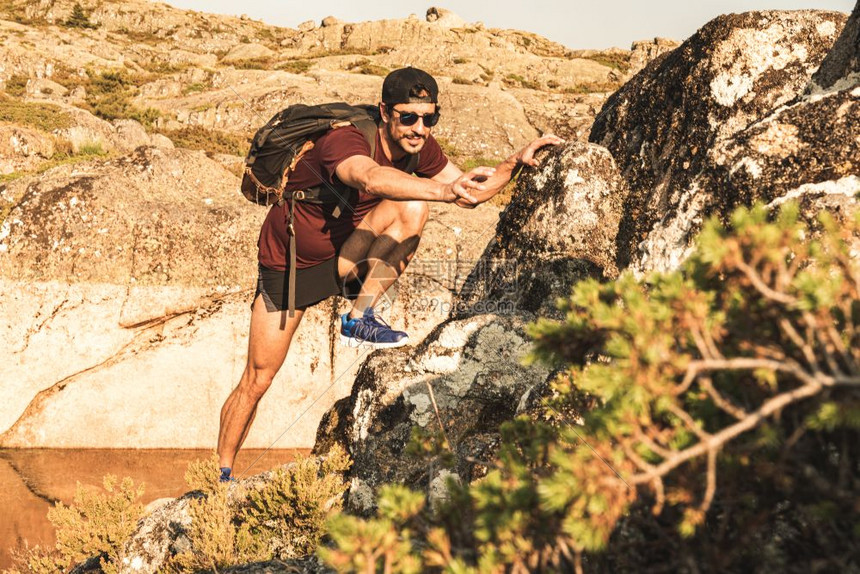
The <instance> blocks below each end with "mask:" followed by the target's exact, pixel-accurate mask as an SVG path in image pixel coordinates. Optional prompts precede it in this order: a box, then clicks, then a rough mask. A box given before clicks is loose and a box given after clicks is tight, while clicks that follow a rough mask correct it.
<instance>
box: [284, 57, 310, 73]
mask: <svg viewBox="0 0 860 574" xmlns="http://www.w3.org/2000/svg"><path fill="white" fill-rule="evenodd" d="M313 65H314V63H313V62H311V61H310V60H289V61H287V62H283V63H282V64H278V67H277V69H278V70H281V71H284V72H289V73H291V74H304V73H305V72H307V71H308V70H310V69H311V68H312V67H313Z"/></svg>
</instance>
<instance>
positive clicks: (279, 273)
mask: <svg viewBox="0 0 860 574" xmlns="http://www.w3.org/2000/svg"><path fill="white" fill-rule="evenodd" d="M438 96H439V90H438V87H437V85H436V81H435V80H434V79H433V77H432V76H430V74H428V73H427V72H424V71H422V70H419V69H417V68H411V67H410V68H403V69H399V70H395V71H393V72H391V73H390V74H389V75H388V76H387V77H386V78H385V80H384V82H383V84H382V101H381V102H380V103H379V104H378V109H379V115H380V121H379V124H378V128H377V129H376V134H375V137H376V145H375V146H373V149H374V150H375V152H374V153H373V156H371V145H370V144H369V142H368V139H367V138H366V137H365V136H364V135H362V133H361V132H360V131H359V129H357V128H356V127H354V126H347V127H343V128H340V129H332V130H330V131H328V132H326V133H325V134H324V135H323V136H321V137H319V139H317V140H316V142H315V145H314V147H313V148H312V149H310V151H308V152H307V153H306V154H305V155H304V157H303V158H302V159H301V161H299V162H298V164H297V165H296V167H295V170H294V171H293V172H292V174H291V176H290V178H289V181H288V184H287V187H286V190H287V191H288V192H289V191H293V190H304V189H308V188H310V187H314V186H320V185H322V186H326V187H330V188H332V189H335V190H338V189H339V190H343V189H344V188H351V189H352V190H357V193H355V192H353V193H351V194H350V195H349V197H350V199H349V201H348V204H346V205H345V209H343V210H341V209H340V208H339V206H332V205H326V204H311V203H306V202H301V201H293V202H288V201H287V202H281V203H282V204H281V205H277V204H276V205H273V206H272V208H271V210H270V211H269V213H268V216H267V217H266V220H265V221H264V223H263V227H262V229H261V231H260V238H259V242H258V247H259V256H258V259H259V277H258V281H257V291H256V294H255V297H254V302H253V304H252V308H251V328H250V340H249V343H248V360H247V364H246V366H245V371H244V372H243V373H242V377H241V379H240V380H239V384H238V386H237V387H236V388H235V389H233V392H232V393H230V396H229V397H228V398H227V401H226V402H225V403H224V406H223V408H222V409H221V427H220V431H219V435H218V457H219V461H220V466H221V479H222V480H223V481H228V480H230V479H231V473H232V471H231V468H232V466H233V460H234V458H235V456H236V453H237V452H238V451H239V448H240V447H241V446H242V443H243V442H244V440H245V437H246V436H247V434H248V430H249V429H250V427H251V423H252V421H253V420H254V416H255V414H256V411H257V404H258V403H259V401H260V399H261V398H262V396H263V395H264V394H265V393H266V391H267V389H268V388H269V386H270V385H271V383H272V379H273V378H274V377H275V374H276V373H277V372H278V369H280V367H281V365H282V364H283V362H284V360H285V358H286V356H287V351H288V349H289V347H290V341H291V340H292V337H293V335H294V334H295V332H296V329H297V328H298V326H299V323H300V322H301V320H302V316H303V315H304V312H305V310H306V309H307V308H308V307H310V306H312V305H314V304H316V303H319V302H320V301H323V300H324V299H327V298H328V297H331V296H332V295H349V296H350V298H353V299H354V301H353V304H352V308H351V309H350V311H349V312H348V313H345V314H344V315H343V316H342V317H341V318H340V333H341V342H342V343H344V344H346V345H353V346H358V345H368V346H371V347H373V348H380V347H397V346H401V345H404V344H406V343H407V341H408V335H407V334H406V333H404V332H402V331H396V330H394V329H392V328H391V327H390V326H389V325H388V324H386V323H385V322H384V321H383V320H381V319H380V318H379V316H378V315H377V313H376V312H375V311H374V307H375V306H377V304H378V302H379V301H380V298H381V297H382V296H383V294H384V293H385V291H386V290H387V289H388V288H389V287H391V286H392V285H393V284H394V282H395V281H397V279H398V277H400V275H401V274H402V273H403V271H404V270H405V269H406V266H407V265H408V264H409V261H410V259H411V258H412V256H413V254H414V253H415V250H416V249H417V247H418V242H419V241H420V239H421V233H422V231H423V229H424V225H425V223H426V222H427V216H428V213H429V207H428V202H430V201H442V202H447V203H455V204H457V205H458V206H460V207H464V208H472V207H475V206H476V205H478V204H480V203H483V202H485V201H487V200H489V199H490V198H491V197H493V196H494V195H496V194H497V193H498V192H499V191H501V190H502V189H503V188H504V187H505V185H506V184H507V183H508V182H509V181H510V180H511V178H512V177H513V175H514V174H515V173H516V172H517V171H518V170H519V168H520V167H521V166H522V165H530V166H534V165H537V160H536V159H535V157H534V154H535V152H536V151H537V150H538V149H540V148H541V147H543V146H547V145H556V144H559V143H561V142H562V140H561V139H560V138H557V137H555V136H552V135H548V136H544V137H541V138H538V139H536V140H534V141H533V142H531V143H530V144H529V145H527V146H526V147H524V148H523V149H521V150H520V151H518V152H517V153H515V154H514V155H512V156H511V157H509V158H507V159H506V160H505V161H503V162H501V163H500V164H499V165H497V166H496V167H495V168H490V167H477V168H475V169H472V170H471V171H469V172H467V173H463V172H462V171H461V170H460V169H459V168H457V166H455V165H454V164H453V163H451V162H450V161H449V160H448V158H447V157H446V156H445V154H444V153H443V152H442V150H441V148H440V147H439V144H438V143H437V142H436V140H435V139H434V138H433V136H432V134H431V132H432V130H433V126H435V125H436V123H437V122H438V121H439V117H440V113H439V100H438ZM419 152H420V153H419ZM416 159H417V161H416ZM407 171H410V172H414V175H413V174H412V173H406V172H407ZM415 176H417V177H415ZM347 191H349V190H347ZM336 207H337V210H335V208H336ZM291 209H292V210H294V211H293V212H291ZM288 228H291V229H292V233H290V229H288ZM291 238H292V240H293V241H295V245H294V247H295V252H294V257H293V258H294V259H295V261H296V265H295V269H292V270H289V271H290V272H292V273H295V288H294V293H293V294H292V295H293V297H294V310H293V309H289V311H288V303H287V300H288V299H289V297H287V292H288V287H287V286H286V285H285V283H286V282H287V281H286V280H285V279H286V277H287V276H288V273H287V271H288V267H289V261H290V259H292V258H291V257H289V253H288V252H289V250H290V247H291V246H290V240H291Z"/></svg>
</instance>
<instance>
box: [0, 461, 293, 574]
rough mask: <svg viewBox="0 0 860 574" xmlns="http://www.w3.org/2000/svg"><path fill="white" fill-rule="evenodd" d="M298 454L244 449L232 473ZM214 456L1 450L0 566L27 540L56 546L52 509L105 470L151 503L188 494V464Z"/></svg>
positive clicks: (254, 470)
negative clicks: (129, 480) (130, 483)
mask: <svg viewBox="0 0 860 574" xmlns="http://www.w3.org/2000/svg"><path fill="white" fill-rule="evenodd" d="M297 453H303V454H306V453H307V451H296V450H270V451H268V452H266V453H265V454H264V453H263V451H261V450H247V451H242V452H240V453H239V457H238V459H237V460H236V464H235V468H234V471H233V473H234V475H241V474H244V473H247V474H249V475H250V474H257V473H260V472H263V471H264V470H269V469H270V468H273V467H275V466H278V465H281V464H285V463H287V462H290V461H291V460H293V459H294V458H295V456H296V454H297ZM210 455H211V451H206V450H167V449H164V450H162V449H159V450H101V449H86V450H75V449H14V450H0V517H2V519H0V570H2V569H3V568H8V567H9V566H10V565H11V552H12V550H13V549H15V548H17V547H21V546H23V545H24V543H25V542H26V543H28V544H29V545H30V546H31V547H32V546H35V545H37V544H38V545H41V546H45V545H52V544H54V541H55V538H54V530H53V527H52V526H51V523H50V522H48V518H47V514H48V509H49V508H51V506H53V502H54V501H56V500H59V501H61V502H63V503H65V504H69V503H71V502H72V499H73V498H74V496H75V488H76V485H77V483H78V482H80V483H81V484H85V485H92V486H98V487H101V486H102V477H104V476H105V475H106V474H113V475H116V476H118V477H120V478H123V477H126V476H128V477H131V478H132V479H133V480H134V483H135V485H137V484H141V483H143V484H144V485H145V489H146V490H145V492H144V495H143V499H142V502H143V503H144V504H146V503H148V502H151V501H153V500H155V499H158V498H165V497H176V496H179V495H181V494H183V493H184V492H186V491H187V490H188V487H187V486H186V484H185V469H186V468H187V466H188V463H189V462H192V461H195V460H200V459H205V458H208V457H209V456H210ZM260 455H262V457H261V458H260V459H259V460H257V458H258V457H260ZM254 461H256V462H254ZM252 464H253V467H252V468H248V467H249V465H252Z"/></svg>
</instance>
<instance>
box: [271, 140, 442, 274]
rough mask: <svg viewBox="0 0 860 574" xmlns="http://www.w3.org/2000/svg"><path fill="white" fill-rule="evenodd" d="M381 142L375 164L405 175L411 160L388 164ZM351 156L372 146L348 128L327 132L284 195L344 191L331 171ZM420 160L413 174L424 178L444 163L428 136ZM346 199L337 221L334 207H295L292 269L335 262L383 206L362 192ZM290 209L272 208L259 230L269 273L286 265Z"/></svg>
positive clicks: (286, 204)
mask: <svg viewBox="0 0 860 574" xmlns="http://www.w3.org/2000/svg"><path fill="white" fill-rule="evenodd" d="M379 139H380V135H379V132H377V134H376V157H374V158H373V159H374V160H376V163H378V164H379V165H384V166H388V167H395V168H397V169H400V170H405V169H406V167H407V166H408V164H409V157H408V156H404V157H403V158H402V159H401V160H399V161H398V162H397V163H394V164H392V162H391V160H389V159H388V158H387V157H386V156H385V152H384V151H383V149H382V144H381V143H380V141H379ZM354 155H366V156H370V145H369V144H368V143H367V140H365V139H364V136H363V135H361V132H360V131H359V130H358V129H357V128H355V127H353V126H348V127H345V128H340V129H335V130H331V131H329V132H328V133H326V134H325V135H323V136H322V137H320V138H319V139H318V140H317V141H316V145H314V147H313V149H311V150H310V151H309V152H308V153H307V154H305V157H304V158H303V159H302V160H301V161H300V162H299V163H298V165H297V166H296V170H295V172H293V174H292V175H291V176H290V181H289V183H288V184H287V191H294V190H298V189H308V188H311V187H316V186H318V185H320V183H326V184H329V185H334V186H336V188H339V187H343V185H344V184H343V183H341V182H340V180H339V179H338V178H337V175H336V174H335V170H336V169H337V166H338V165H340V162H342V161H343V160H345V159H347V158H349V157H352V156H354ZM419 160H420V161H419V162H418V167H417V168H416V170H415V174H416V175H418V176H419V177H426V178H429V177H433V176H434V175H436V174H438V173H439V172H441V171H442V170H443V169H444V168H445V166H446V165H447V164H448V158H447V157H445V154H444V153H442V149H441V148H440V147H439V144H438V143H437V142H436V140H435V139H433V136H432V135H431V136H428V137H427V141H426V142H425V143H424V147H423V148H422V149H421V155H420V156H419ZM350 197H351V200H350V204H349V206H347V207H345V208H343V209H342V213H341V214H340V217H335V216H334V215H333V213H332V212H333V211H334V210H335V208H336V207H337V206H335V205H314V204H311V203H307V202H302V201H297V202H296V206H295V216H294V220H293V226H294V228H295V231H296V235H295V240H296V267H298V268H299V269H302V268H305V267H311V266H313V265H317V264H319V263H322V262H323V261H327V260H328V259H331V258H332V257H334V256H335V255H336V254H337V252H338V250H340V247H341V246H342V245H343V244H344V242H345V241H346V240H347V238H349V236H350V234H352V232H353V231H354V230H355V228H356V227H357V226H358V224H359V223H361V220H362V219H364V217H365V216H366V215H367V214H368V213H369V212H370V210H371V209H373V208H374V207H375V206H376V205H377V204H378V203H379V202H380V201H382V198H381V197H379V196H375V195H371V194H369V193H364V192H361V191H359V192H358V193H355V192H354V191H353V193H351V194H350ZM289 209H290V207H289V202H284V205H273V206H272V208H271V209H270V210H269V214H268V216H266V220H265V221H264V222H263V228H262V229H261V230H260V239H259V241H258V243H257V245H258V247H259V255H258V258H259V260H260V264H262V265H263V266H264V267H267V268H269V269H274V270H278V271H283V270H285V269H286V268H287V267H288V265H289V263H288V258H289V251H288V246H289V234H288V233H287V222H288V221H289V215H290V211H289Z"/></svg>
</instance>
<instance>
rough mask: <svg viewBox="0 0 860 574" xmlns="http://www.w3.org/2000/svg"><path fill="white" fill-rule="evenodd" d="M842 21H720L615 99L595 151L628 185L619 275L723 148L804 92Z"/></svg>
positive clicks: (826, 16)
mask: <svg viewBox="0 0 860 574" xmlns="http://www.w3.org/2000/svg"><path fill="white" fill-rule="evenodd" d="M844 21H845V16H844V15H843V14H840V13H837V12H820V11H799V12H750V13H746V14H732V15H727V16H720V17H718V18H716V19H715V20H712V21H711V22H709V23H708V24H706V25H705V26H704V27H702V29H701V30H699V31H698V32H697V33H696V34H694V35H693V36H692V37H691V38H690V39H688V40H687V41H686V42H684V43H683V44H682V45H681V46H680V47H678V48H677V49H675V50H674V51H672V52H670V53H668V54H666V55H664V56H663V57H660V58H658V59H657V60H655V61H654V62H652V63H651V64H650V65H649V66H647V67H646V68H645V69H644V70H642V71H641V72H640V73H639V74H637V75H636V76H635V77H634V78H633V79H632V80H631V81H630V82H628V83H627V84H626V85H625V86H624V87H623V88H622V89H620V90H619V91H618V92H616V93H615V94H613V95H612V97H610V98H609V100H608V101H607V103H606V105H605V106H604V107H603V109H602V110H601V112H600V113H599V115H598V116H597V118H596V120H595V123H594V128H593V129H592V132H591V137H590V141H592V142H595V143H599V144H601V145H603V146H605V147H607V148H608V149H609V150H610V152H612V155H613V157H615V160H616V162H617V163H618V166H619V169H620V170H621V171H622V173H623V175H624V177H625V178H626V179H627V181H628V183H629V185H630V195H629V196H628V200H627V202H626V204H625V208H624V219H623V221H622V223H621V229H620V231H619V237H618V261H619V266H622V267H624V266H627V265H629V264H633V265H634V266H635V265H638V264H637V263H636V262H637V261H639V259H640V258H641V257H643V256H642V255H641V254H640V253H639V244H640V243H641V242H642V241H643V240H645V239H646V238H647V237H648V235H649V233H650V231H651V230H652V229H654V228H655V226H656V225H657V224H658V223H659V222H660V221H661V219H663V217H664V216H665V215H666V214H671V213H674V212H675V211H676V210H678V209H683V206H681V203H682V197H686V196H685V195H684V191H685V190H689V189H690V186H692V185H693V182H694V180H695V178H696V177H697V176H699V174H700V173H701V172H702V171H703V170H705V169H707V168H708V166H712V165H713V164H714V163H715V162H714V159H713V158H712V155H711V153H712V151H713V150H714V149H715V148H716V147H717V146H718V145H719V144H720V142H722V141H726V140H728V139H729V138H731V137H733V136H735V135H736V134H739V133H740V132H742V131H743V130H745V129H746V128H748V127H749V126H751V125H752V124H753V123H755V122H757V121H759V120H760V119H762V118H764V117H766V116H768V115H769V114H770V113H771V111H772V110H776V109H777V108H779V107H780V106H783V105H786V104H788V103H790V102H792V101H793V100H794V99H795V98H796V97H797V96H798V95H800V94H802V93H803V92H804V90H805V89H806V86H807V84H808V82H809V79H810V77H811V75H812V73H813V72H814V71H815V70H816V69H817V68H818V66H819V65H820V64H821V62H822V61H823V60H824V56H825V55H826V54H827V52H828V50H829V49H830V47H831V46H832V45H833V42H834V41H835V40H836V37H837V35H838V34H839V31H840V30H841V28H842V26H843V25H844ZM712 193H714V194H720V195H723V191H722V190H718V189H713V190H712ZM697 201H698V200H697ZM730 202H731V201H727V202H726V203H730ZM679 206H681V207H679ZM705 213H707V212H705ZM693 219H695V218H693ZM695 228H696V224H694V225H692V227H691V230H693V231H694V230H695Z"/></svg>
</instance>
